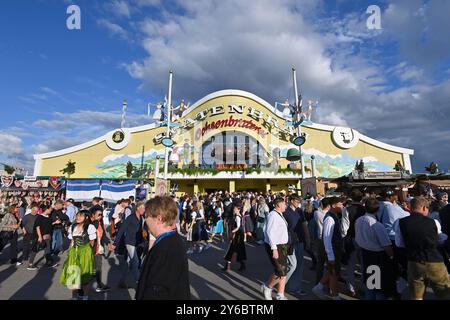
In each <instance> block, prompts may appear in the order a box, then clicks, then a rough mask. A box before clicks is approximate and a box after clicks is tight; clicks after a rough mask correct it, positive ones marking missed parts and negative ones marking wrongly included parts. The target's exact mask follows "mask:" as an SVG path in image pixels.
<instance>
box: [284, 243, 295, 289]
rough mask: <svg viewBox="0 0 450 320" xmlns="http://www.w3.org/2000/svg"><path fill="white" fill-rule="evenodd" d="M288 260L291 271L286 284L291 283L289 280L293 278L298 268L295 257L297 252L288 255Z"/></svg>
mask: <svg viewBox="0 0 450 320" xmlns="http://www.w3.org/2000/svg"><path fill="white" fill-rule="evenodd" d="M287 258H288V268H289V271H288V273H287V275H286V283H288V282H289V279H290V278H291V277H292V275H293V274H294V271H295V269H296V268H297V257H296V256H295V250H294V252H292V254H291V255H288V256H287Z"/></svg>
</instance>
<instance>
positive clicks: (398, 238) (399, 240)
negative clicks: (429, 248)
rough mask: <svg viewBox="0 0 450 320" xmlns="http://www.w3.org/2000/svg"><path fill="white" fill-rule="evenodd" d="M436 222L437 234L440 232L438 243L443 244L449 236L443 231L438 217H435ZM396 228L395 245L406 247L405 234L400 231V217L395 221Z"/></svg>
mask: <svg viewBox="0 0 450 320" xmlns="http://www.w3.org/2000/svg"><path fill="white" fill-rule="evenodd" d="M433 220H434V223H436V228H437V234H438V243H439V244H443V243H444V242H445V241H446V240H447V238H448V236H447V235H446V234H445V233H442V229H441V224H440V223H439V221H437V220H436V219H433ZM394 230H395V245H396V246H397V247H400V248H404V247H405V240H404V239H403V235H402V233H401V231H400V219H398V220H397V221H395V223H394Z"/></svg>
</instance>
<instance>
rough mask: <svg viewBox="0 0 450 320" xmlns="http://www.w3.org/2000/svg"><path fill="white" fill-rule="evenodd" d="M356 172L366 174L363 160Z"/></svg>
mask: <svg viewBox="0 0 450 320" xmlns="http://www.w3.org/2000/svg"><path fill="white" fill-rule="evenodd" d="M356 170H358V172H364V161H363V160H362V159H361V161H360V162H359V164H358V165H357V168H356Z"/></svg>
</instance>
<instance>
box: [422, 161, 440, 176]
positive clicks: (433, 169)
mask: <svg viewBox="0 0 450 320" xmlns="http://www.w3.org/2000/svg"><path fill="white" fill-rule="evenodd" d="M425 170H427V171H428V172H429V173H431V174H436V173H438V172H439V169H438V165H437V163H436V162H431V163H430V165H429V166H428V167H425Z"/></svg>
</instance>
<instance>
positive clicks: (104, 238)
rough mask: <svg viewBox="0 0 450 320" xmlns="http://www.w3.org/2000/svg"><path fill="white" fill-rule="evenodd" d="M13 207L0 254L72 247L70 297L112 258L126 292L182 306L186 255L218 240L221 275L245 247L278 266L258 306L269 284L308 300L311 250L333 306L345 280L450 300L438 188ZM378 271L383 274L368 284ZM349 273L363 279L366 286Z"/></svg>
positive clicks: (53, 259) (376, 293)
mask: <svg viewBox="0 0 450 320" xmlns="http://www.w3.org/2000/svg"><path fill="white" fill-rule="evenodd" d="M27 203H28V202H27ZM20 208H21V203H15V202H13V201H10V202H9V203H8V206H5V211H6V214H4V215H3V218H2V220H1V222H0V251H1V250H2V249H3V248H4V247H5V246H6V245H7V244H8V243H9V244H10V249H9V254H10V262H11V264H16V265H17V266H20V265H22V264H25V267H26V268H27V270H29V271H30V272H32V271H35V270H37V267H38V266H37V265H36V264H35V257H36V255H37V253H38V252H40V251H42V250H43V251H44V256H45V260H46V262H45V266H46V267H48V268H55V267H57V266H58V260H59V259H57V257H58V256H59V255H61V253H63V252H64V251H65V250H68V252H67V258H66V259H65V262H64V266H63V271H62V273H61V275H60V283H61V284H63V285H65V286H67V287H68V288H69V289H70V290H72V292H73V298H74V299H81V300H86V299H88V295H89V291H90V290H91V285H92V283H93V282H95V283H96V286H95V291H96V292H99V293H101V292H106V291H109V290H110V289H111V288H110V287H109V286H108V285H107V284H105V283H104V282H103V279H102V261H103V259H105V257H107V256H109V255H110V254H114V255H115V256H116V257H117V258H118V260H119V265H120V268H121V275H120V280H119V284H118V286H119V288H122V289H127V288H129V286H128V283H127V277H128V275H129V274H130V275H131V276H132V278H133V287H135V288H136V290H137V291H136V298H137V299H172V298H179V299H188V298H189V297H190V293H189V277H188V269H187V257H188V256H189V255H192V254H200V253H202V252H204V251H206V250H208V249H209V248H211V245H212V243H223V242H226V245H227V250H226V254H225V255H224V257H223V259H224V263H223V271H224V272H230V271H231V270H232V266H233V263H234V262H237V263H239V268H238V270H239V271H240V272H245V271H246V260H247V249H246V246H247V245H246V244H247V243H252V244H253V245H254V246H257V247H258V246H260V247H261V249H262V250H264V251H265V252H266V254H267V256H268V260H267V263H270V264H271V265H272V267H273V269H274V272H273V273H272V274H271V275H270V277H269V279H268V281H267V282H265V283H264V284H263V285H262V287H261V291H262V297H264V299H266V300H272V299H273V296H272V293H273V290H274V289H275V287H277V294H276V297H275V299H277V300H286V299H287V298H286V296H285V292H288V293H290V294H293V295H297V296H304V295H307V294H308V292H307V291H306V290H305V288H304V287H303V285H304V281H303V277H304V269H305V265H306V263H305V261H306V259H305V256H307V255H308V256H309V257H310V258H311V261H312V266H311V268H310V269H311V270H313V271H315V276H314V279H310V280H312V281H313V282H315V283H316V285H315V286H314V288H313V289H312V293H313V294H314V295H316V296H317V297H318V298H321V299H323V298H327V297H328V298H329V299H333V300H339V299H341V297H340V295H339V291H340V288H339V283H345V286H346V294H348V295H350V296H353V297H359V298H361V297H362V296H361V294H360V291H361V290H363V291H364V297H365V298H366V299H369V300H380V299H400V297H401V296H402V293H403V291H404V289H405V287H406V286H407V287H408V288H409V296H410V298H411V299H422V298H423V297H424V294H425V288H426V286H427V285H429V286H431V287H432V289H433V291H434V294H435V295H436V297H437V298H439V299H450V278H449V274H448V272H449V269H450V265H449V252H450V245H449V242H450V241H448V240H447V234H448V232H450V205H449V204H448V195H447V194H445V193H442V194H439V195H438V197H437V198H433V199H432V198H430V197H428V198H426V197H423V196H416V197H408V198H407V199H404V201H402V202H400V201H399V199H398V196H397V194H396V193H395V192H394V191H392V190H385V191H384V192H382V193H381V194H375V193H365V194H363V193H362V192H361V191H359V190H352V191H351V193H349V194H348V195H347V196H343V195H341V196H339V197H337V196H322V195H320V194H318V195H316V196H314V197H313V196H310V195H306V196H304V197H300V196H299V195H297V194H285V193H273V192H271V191H269V192H264V193H263V192H250V191H249V192H232V193H231V192H227V191H224V192H222V191H218V192H213V193H207V194H195V195H192V196H191V195H189V194H185V195H183V196H182V197H179V198H178V197H176V196H175V195H172V196H171V197H155V198H152V199H151V200H149V201H147V202H146V201H144V200H138V201H135V199H134V197H130V198H129V199H122V200H120V201H118V202H117V203H116V204H115V206H112V207H111V208H108V207H107V206H106V204H105V203H104V201H103V199H101V198H98V197H96V198H94V199H93V200H92V202H91V203H83V204H77V203H75V201H74V200H73V199H67V200H65V201H64V200H61V199H53V200H52V199H48V198H45V199H41V200H40V201H32V202H30V203H28V205H27V207H26V208H25V210H20ZM104 222H107V224H106V225H105V223H104ZM19 236H22V237H23V241H22V248H21V251H22V256H21V258H20V259H19V258H18V255H19V251H20V250H19V246H18V239H19ZM156 245H157V249H154V250H153V247H154V246H156ZM166 251H167V252H166ZM170 252H172V254H170ZM175 253H176V254H175ZM344 266H345V268H344ZM374 267H375V269H374ZM161 268H162V269H161ZM173 268H178V269H177V270H176V271H174V270H173ZM376 268H378V269H376ZM374 270H375V271H374ZM377 270H379V271H380V279H375V280H374V277H373V275H375V276H376V271H377ZM130 271H131V272H130ZM169 271H170V272H169ZM174 272H175V273H174ZM374 272H375V273H374ZM74 274H75V275H76V277H74V276H73V275H74ZM355 274H356V275H358V274H359V275H361V276H362V282H361V283H362V288H361V287H360V288H358V283H357V281H356V276H355ZM175 275H176V276H175ZM158 278H163V279H164V281H162V282H161V281H158V280H155V279H158ZM175 278H176V279H175ZM161 283H164V285H162V284H161ZM359 286H361V285H359Z"/></svg>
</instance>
